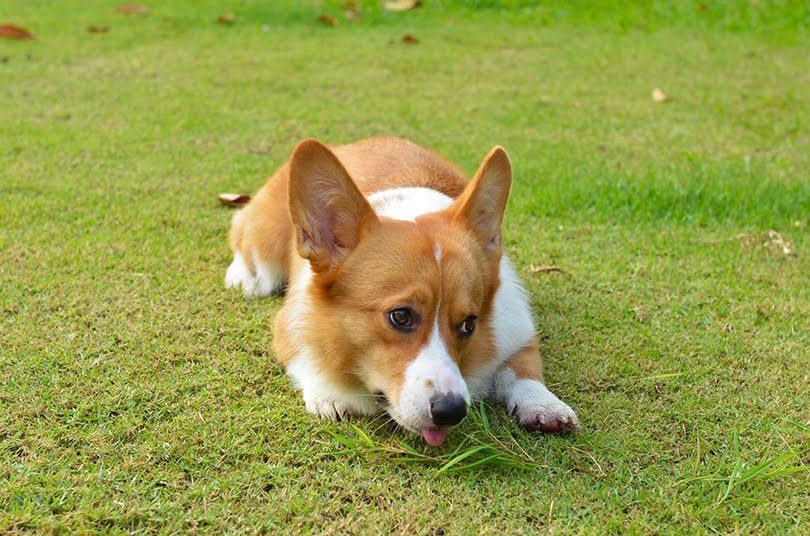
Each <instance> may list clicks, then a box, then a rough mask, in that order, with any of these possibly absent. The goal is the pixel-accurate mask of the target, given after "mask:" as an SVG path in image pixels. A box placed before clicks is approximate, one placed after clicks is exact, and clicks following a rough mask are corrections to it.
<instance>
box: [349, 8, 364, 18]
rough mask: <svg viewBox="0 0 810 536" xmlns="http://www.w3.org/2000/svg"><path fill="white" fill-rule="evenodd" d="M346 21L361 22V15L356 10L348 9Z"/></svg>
mask: <svg viewBox="0 0 810 536" xmlns="http://www.w3.org/2000/svg"><path fill="white" fill-rule="evenodd" d="M346 19H347V20H363V15H361V14H360V12H359V11H357V10H356V9H349V10H347V11H346Z"/></svg>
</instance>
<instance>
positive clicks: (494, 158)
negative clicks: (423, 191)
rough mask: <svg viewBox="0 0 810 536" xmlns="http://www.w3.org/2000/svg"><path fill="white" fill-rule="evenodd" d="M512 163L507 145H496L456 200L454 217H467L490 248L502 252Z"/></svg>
mask: <svg viewBox="0 0 810 536" xmlns="http://www.w3.org/2000/svg"><path fill="white" fill-rule="evenodd" d="M511 186H512V164H511V163H510V162H509V156H507V154H506V151H504V150H503V147H494V148H493V149H492V150H491V151H490V152H489V154H488V155H487V156H486V157H485V158H484V161H483V162H481V167H479V168H478V171H477V172H476V173H475V176H474V177H473V179H472V180H471V181H470V183H469V184H468V185H467V188H465V189H464V192H463V193H462V194H461V196H460V197H459V198H458V199H457V200H456V202H455V203H453V206H452V207H451V209H450V210H454V211H455V214H454V217H455V218H457V219H459V220H462V221H464V222H465V223H466V224H467V226H468V227H469V228H470V229H472V231H473V232H474V233H475V235H476V237H477V238H478V241H479V242H480V243H481V245H482V246H483V247H484V250H486V251H487V252H490V253H493V254H497V255H498V257H500V255H501V250H502V240H501V223H502V222H503V212H504V210H505V209H506V201H507V200H508V199H509V189H510V188H511Z"/></svg>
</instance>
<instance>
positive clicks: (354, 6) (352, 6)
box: [338, 2, 360, 9]
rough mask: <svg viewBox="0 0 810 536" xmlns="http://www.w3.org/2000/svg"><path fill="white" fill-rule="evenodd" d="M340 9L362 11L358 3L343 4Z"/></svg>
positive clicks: (339, 5)
mask: <svg viewBox="0 0 810 536" xmlns="http://www.w3.org/2000/svg"><path fill="white" fill-rule="evenodd" d="M338 7H340V9H360V4H359V3H358V2H341V3H340V4H338Z"/></svg>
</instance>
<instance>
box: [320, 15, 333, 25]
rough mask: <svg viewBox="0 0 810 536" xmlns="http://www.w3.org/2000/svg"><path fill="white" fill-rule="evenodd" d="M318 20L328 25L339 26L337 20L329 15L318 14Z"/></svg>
mask: <svg viewBox="0 0 810 536" xmlns="http://www.w3.org/2000/svg"><path fill="white" fill-rule="evenodd" d="M318 20H319V21H320V22H321V23H322V24H326V25H327V26H337V21H336V20H335V19H334V18H332V17H330V16H329V15H318Z"/></svg>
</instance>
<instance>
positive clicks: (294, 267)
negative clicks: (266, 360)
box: [225, 138, 579, 445]
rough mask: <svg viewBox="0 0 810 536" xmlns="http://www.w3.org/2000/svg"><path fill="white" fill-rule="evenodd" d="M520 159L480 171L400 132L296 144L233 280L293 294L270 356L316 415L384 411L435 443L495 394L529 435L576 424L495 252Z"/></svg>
mask: <svg viewBox="0 0 810 536" xmlns="http://www.w3.org/2000/svg"><path fill="white" fill-rule="evenodd" d="M510 185H511V166H510V163H509V159H508V157H507V156H506V153H505V152H504V151H503V149H501V148H495V149H493V150H492V151H491V152H490V154H489V155H488V156H487V157H486V158H485V159H484V162H483V163H482V164H481V168H480V169H479V170H478V172H477V173H476V175H475V177H474V178H473V179H472V180H471V181H469V182H468V181H467V179H466V178H465V177H464V174H463V173H462V172H461V171H460V170H459V169H458V168H456V167H455V166H454V165H452V164H450V163H449V162H447V161H445V160H444V159H442V158H441V157H439V156H437V155H436V154H434V153H432V152H430V151H428V150H426V149H423V148H421V147H419V146H417V145H414V144H412V143H410V142H408V141H406V140H402V139H397V138H378V139H369V140H364V141H361V142H357V143H353V144H350V145H344V146H335V147H331V148H327V147H325V146H323V145H321V144H320V143H319V142H316V141H314V140H305V141H303V142H301V143H300V144H299V145H298V147H297V148H296V149H295V151H294V152H293V155H292V158H291V160H290V162H288V163H287V164H284V165H283V166H282V167H281V168H280V169H279V170H278V171H277V172H276V173H275V174H274V175H273V176H272V177H271V178H270V180H269V181H268V182H267V184H266V185H265V186H264V187H263V188H262V189H261V190H260V191H259V193H258V194H257V195H256V197H255V198H254V199H253V200H252V201H251V202H250V203H249V204H248V206H247V207H245V208H244V209H243V210H242V211H240V212H239V213H237V214H236V215H235V216H234V219H233V224H232V227H231V233H230V244H231V249H232V250H233V252H234V260H233V262H232V264H231V266H230V267H229V268H228V271H227V274H226V277H225V283H226V286H228V287H237V288H238V287H242V289H243V291H244V292H245V294H246V295H258V296H263V295H268V294H270V293H273V292H280V291H281V290H282V289H283V287H284V285H285V283H289V284H288V287H287V297H286V301H285V303H284V306H283V307H282V309H281V310H280V311H279V313H278V316H277V319H276V321H275V327H274V334H273V346H274V350H275V354H276V357H277V358H278V360H279V361H280V362H281V363H282V364H283V365H284V366H285V367H286V369H287V371H288V373H289V374H290V375H291V376H292V377H293V378H294V380H295V382H296V383H297V385H298V386H299V387H300V388H301V389H302V390H303V395H304V400H305V402H306V407H307V410H309V411H310V412H312V413H315V414H317V415H319V416H321V417H328V418H331V419H341V418H344V417H347V416H349V415H374V414H377V413H379V412H381V411H387V412H388V413H389V414H390V416H391V417H393V418H394V420H396V421H397V422H398V423H399V424H400V425H401V426H403V427H404V428H406V429H408V430H410V431H412V432H415V433H421V434H422V436H423V437H424V438H425V440H426V441H428V442H429V443H431V444H434V445H438V444H441V443H442V442H443V441H444V438H445V430H446V427H447V426H452V425H454V424H457V423H458V422H460V421H461V419H463V418H464V416H465V415H466V404H467V403H469V402H470V398H471V397H472V398H474V399H478V398H483V397H486V396H493V397H494V398H496V399H497V400H498V401H500V402H502V403H503V404H504V405H506V406H507V408H508V409H509V411H510V412H512V413H513V414H515V415H517V417H518V419H519V421H520V423H521V425H523V426H524V427H526V428H528V429H532V430H543V431H550V432H556V431H563V430H575V429H577V428H578V427H579V422H578V420H577V416H576V414H575V413H574V412H573V410H571V408H570V407H568V406H567V405H566V404H564V403H563V402H561V401H560V400H559V399H558V398H557V397H556V396H554V395H553V394H552V393H551V392H550V391H549V390H548V389H547V388H546V387H545V386H544V385H543V383H542V382H543V378H542V361H541V358H540V355H539V352H538V347H537V342H536V339H535V334H534V325H533V321H532V316H531V310H530V308H529V304H528V301H527V298H526V295H525V292H524V290H523V288H522V286H521V284H520V282H519V280H518V278H517V276H516V274H515V272H514V270H513V269H512V267H511V265H510V263H509V261H508V260H507V259H506V257H503V256H502V247H501V221H502V218H503V211H504V208H505V206H506V200H507V197H508V194H509V188H510Z"/></svg>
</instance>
